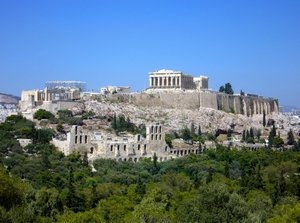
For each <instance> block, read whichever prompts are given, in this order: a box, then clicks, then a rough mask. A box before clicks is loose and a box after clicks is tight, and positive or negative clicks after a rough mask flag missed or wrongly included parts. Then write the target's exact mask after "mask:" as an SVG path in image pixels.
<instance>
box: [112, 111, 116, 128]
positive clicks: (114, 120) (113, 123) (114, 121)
mask: <svg viewBox="0 0 300 223" xmlns="http://www.w3.org/2000/svg"><path fill="white" fill-rule="evenodd" d="M111 127H112V128H113V129H114V130H116V129H117V116H116V114H114V117H113V120H112V123H111Z"/></svg>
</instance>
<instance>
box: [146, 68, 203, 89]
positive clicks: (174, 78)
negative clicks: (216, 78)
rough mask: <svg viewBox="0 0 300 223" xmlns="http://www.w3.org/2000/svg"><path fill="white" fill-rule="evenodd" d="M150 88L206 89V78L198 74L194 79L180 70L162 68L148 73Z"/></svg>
mask: <svg viewBox="0 0 300 223" xmlns="http://www.w3.org/2000/svg"><path fill="white" fill-rule="evenodd" d="M149 81H150V89H155V90H168V89H196V88H199V89H207V87H208V78H207V77H204V76H200V77H199V78H196V79H194V78H193V77H192V76H191V75H187V74H184V73H183V72H181V71H174V70H166V69H162V70H159V71H154V72H150V73H149Z"/></svg>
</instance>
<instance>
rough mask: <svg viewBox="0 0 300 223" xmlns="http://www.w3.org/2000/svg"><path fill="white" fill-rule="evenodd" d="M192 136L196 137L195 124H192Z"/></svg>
mask: <svg viewBox="0 0 300 223" xmlns="http://www.w3.org/2000/svg"><path fill="white" fill-rule="evenodd" d="M191 134H192V136H194V135H195V124H194V122H192V123H191Z"/></svg>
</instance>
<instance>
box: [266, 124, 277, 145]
mask: <svg viewBox="0 0 300 223" xmlns="http://www.w3.org/2000/svg"><path fill="white" fill-rule="evenodd" d="M275 136H276V128H275V124H274V123H273V127H272V130H271V132H270V134H269V138H268V139H269V148H271V147H272V146H273V143H274V138H275Z"/></svg>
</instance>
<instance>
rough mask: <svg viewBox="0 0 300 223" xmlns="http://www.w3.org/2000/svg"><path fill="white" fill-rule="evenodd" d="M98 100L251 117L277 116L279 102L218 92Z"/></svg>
mask: <svg viewBox="0 0 300 223" xmlns="http://www.w3.org/2000/svg"><path fill="white" fill-rule="evenodd" d="M98 99H100V100H109V101H111V102H125V103H132V104H134V105H137V106H142V107H161V108H175V109H199V108H201V107H202V108H212V109H216V110H222V111H225V112H231V113H236V114H243V115H247V116H251V115H254V114H263V111H265V113H266V114H271V113H273V112H275V113H278V112H279V109H278V107H279V106H278V100H277V99H271V98H263V97H259V96H253V95H248V96H247V95H246V96H243V95H230V94H225V93H220V92H214V91H208V90H202V91H177V90H174V91H151V92H142V93H135V94H114V95H105V96H102V97H100V98H98Z"/></svg>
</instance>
